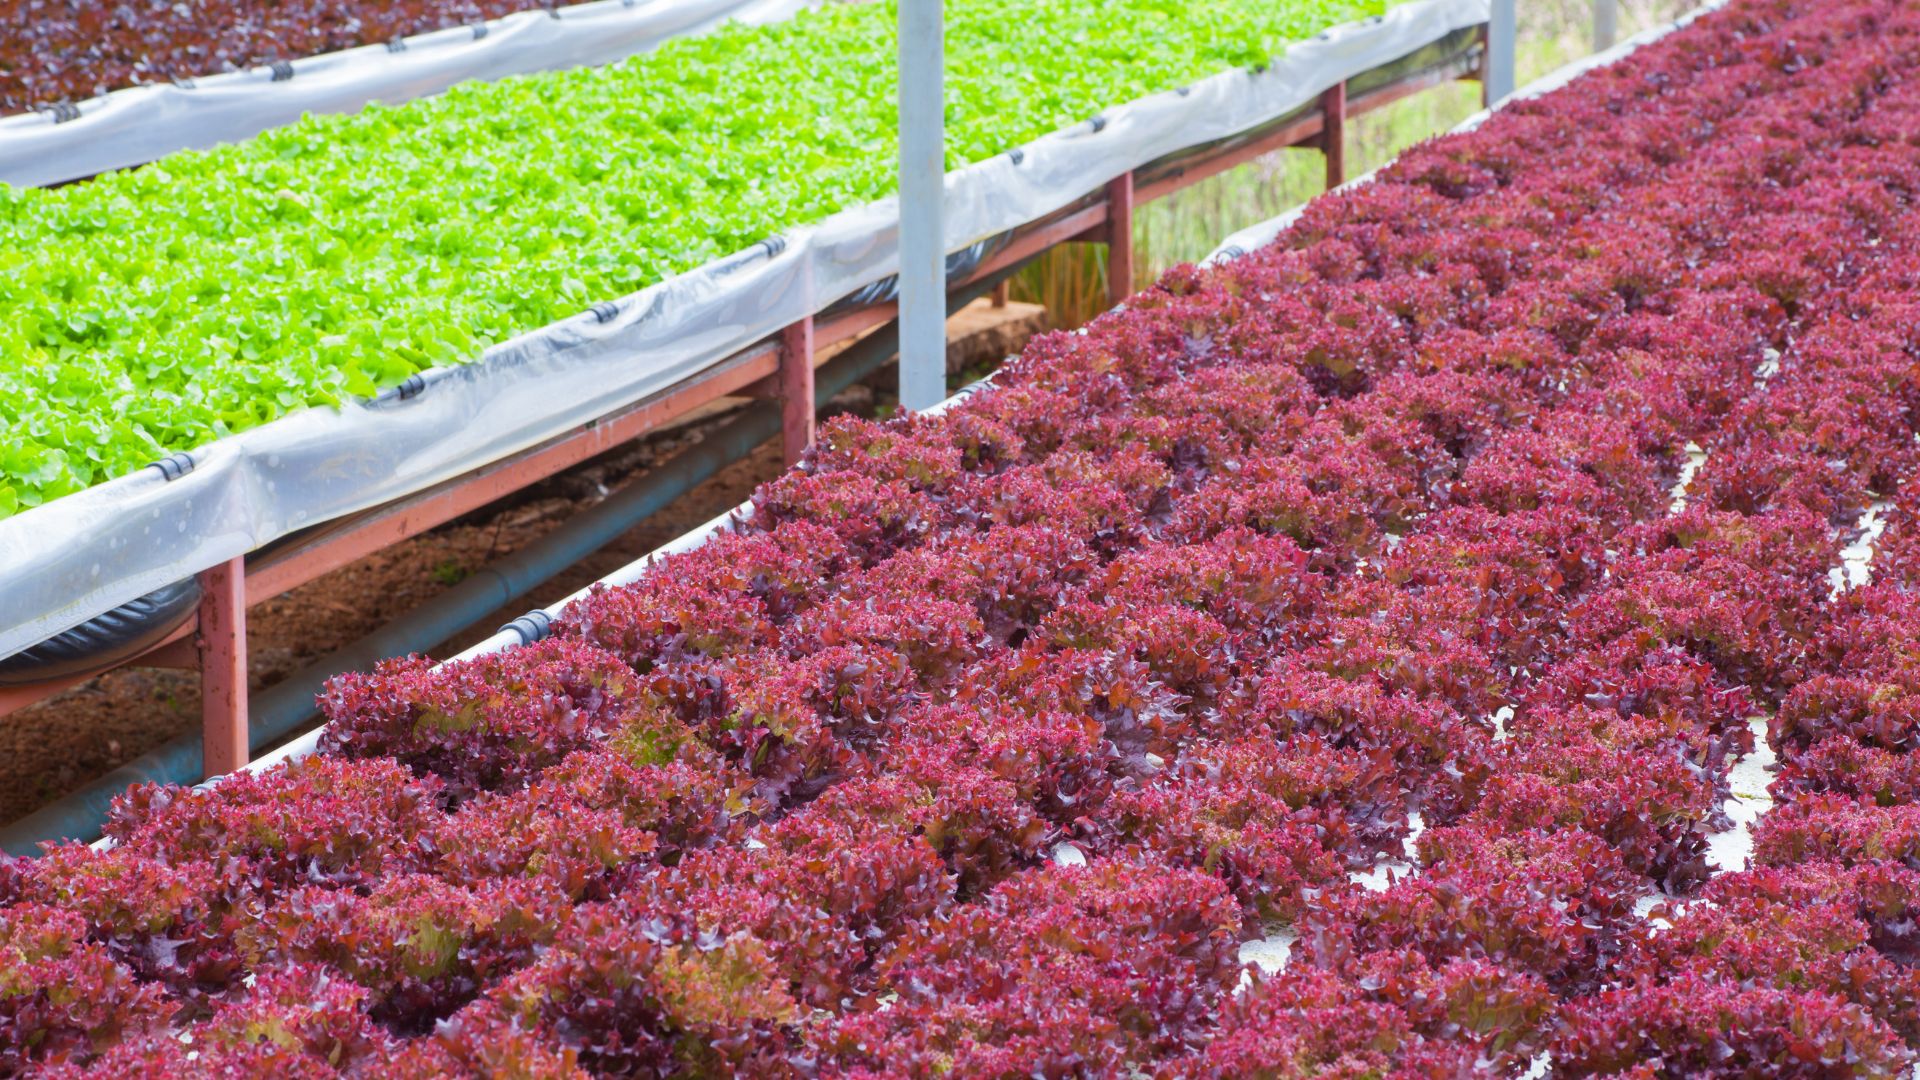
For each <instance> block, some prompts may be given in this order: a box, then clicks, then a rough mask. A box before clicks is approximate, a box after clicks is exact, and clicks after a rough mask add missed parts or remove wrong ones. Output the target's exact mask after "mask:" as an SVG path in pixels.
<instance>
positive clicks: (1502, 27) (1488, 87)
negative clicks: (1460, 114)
mask: <svg viewBox="0 0 1920 1080" xmlns="http://www.w3.org/2000/svg"><path fill="white" fill-rule="evenodd" d="M1515 23H1516V16H1515V13H1514V0H1493V12H1492V14H1491V15H1490V16H1489V18H1488V19H1487V59H1486V65H1487V67H1486V71H1487V77H1486V80H1485V81H1484V82H1482V83H1481V84H1480V86H1481V96H1482V97H1483V98H1484V100H1485V102H1486V104H1487V105H1488V106H1489V107H1491V106H1494V105H1498V104H1500V103H1501V102H1502V101H1505V100H1506V99H1507V95H1509V94H1511V93H1513V87H1514V40H1515V34H1516V32H1517V30H1516V24H1515Z"/></svg>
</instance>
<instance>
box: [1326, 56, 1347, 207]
mask: <svg viewBox="0 0 1920 1080" xmlns="http://www.w3.org/2000/svg"><path fill="white" fill-rule="evenodd" d="M1320 116H1321V124H1320V152H1321V154H1322V155H1324V156H1325V157H1326V159H1327V190H1328V191H1332V190H1333V189H1334V188H1337V187H1339V186H1340V185H1341V184H1344V183H1346V182H1347V84H1346V83H1345V82H1344V81H1343V82H1337V83H1334V84H1333V85H1332V86H1329V87H1327V89H1326V92H1325V93H1323V94H1321V95H1320Z"/></svg>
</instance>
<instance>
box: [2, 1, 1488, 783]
mask: <svg viewBox="0 0 1920 1080" xmlns="http://www.w3.org/2000/svg"><path fill="white" fill-rule="evenodd" d="M1485 42H1486V32H1485V30H1484V28H1483V29H1482V31H1481V40H1480V46H1479V48H1478V50H1477V51H1476V52H1474V53H1472V54H1470V60H1468V61H1466V62H1462V61H1454V62H1451V63H1444V64H1441V65H1438V66H1435V67H1431V68H1427V69H1425V70H1421V71H1417V72H1414V73H1412V74H1409V75H1406V76H1403V77H1401V78H1399V79H1396V80H1394V81H1392V82H1389V83H1387V84H1385V85H1383V86H1379V87H1377V88H1375V89H1372V90H1369V91H1367V92H1366V93H1364V94H1360V95H1356V96H1354V97H1352V98H1349V97H1348V95H1347V86H1346V84H1345V83H1341V84H1339V85H1336V86H1334V87H1332V88H1330V89H1328V90H1327V91H1326V92H1325V93H1323V94H1322V95H1321V97H1320V100H1319V102H1318V103H1317V105H1316V106H1315V107H1314V108H1313V109H1312V110H1311V111H1309V112H1307V113H1304V114H1302V115H1301V116H1299V117H1297V118H1295V119H1293V120H1292V121H1289V122H1288V123H1286V124H1283V125H1281V126H1279V127H1277V128H1275V129H1274V130H1272V131H1270V132H1266V133H1263V134H1262V135H1261V136H1259V137H1258V138H1256V139H1252V140H1249V141H1247V142H1245V143H1240V144H1236V145H1232V146H1230V147H1227V148H1223V149H1221V150H1220V151H1218V152H1216V153H1210V154H1206V155H1203V156H1201V157H1198V158H1195V159H1194V160H1192V161H1190V162H1186V163H1183V164H1182V165H1181V166H1180V167H1179V168H1178V169H1176V170H1174V171H1173V172H1171V173H1169V174H1168V175H1166V176H1162V177H1159V178H1157V179H1154V180H1152V181H1150V182H1148V183H1145V184H1136V183H1135V182H1134V176H1133V174H1132V173H1130V172H1129V173H1123V174H1122V175H1120V176H1118V177H1115V178H1114V179H1113V180H1111V181H1109V182H1108V183H1107V184H1106V186H1105V188H1104V190H1103V191H1101V192H1100V193H1099V194H1098V195H1097V196H1096V197H1095V198H1094V201H1093V202H1091V203H1090V204H1089V205H1086V206H1084V207H1081V208H1079V209H1076V210H1074V211H1072V212H1070V213H1067V214H1064V215H1062V216H1060V217H1058V218H1057V219H1055V220H1052V221H1049V222H1046V223H1043V224H1041V225H1039V226H1038V227H1036V228H1033V229H1031V230H1029V231H1027V232H1026V233H1023V234H1021V235H1019V236H1017V237H1015V238H1014V240H1013V241H1012V242H1010V243H1009V244H1008V245H1007V246H1006V247H1004V248H1002V249H1001V250H1000V251H998V252H996V253H995V254H994V255H993V256H992V257H991V258H989V259H987V260H985V261H984V262H983V263H982V264H981V265H980V266H979V267H978V268H977V269H975V270H974V272H973V273H972V274H971V275H969V276H968V278H967V279H966V280H965V281H957V282H951V283H950V287H951V288H956V289H957V288H962V287H965V286H966V285H967V284H970V283H971V282H974V281H978V280H979V279H981V278H984V277H988V276H990V275H992V274H995V273H997V272H999V271H1001V270H1004V269H1006V268H1008V267H1010V266H1014V265H1017V264H1019V263H1021V262H1024V261H1026V260H1027V259H1030V258H1032V257H1033V256H1035V255H1038V254H1040V253H1041V252H1044V251H1046V250H1048V249H1050V248H1053V247H1057V246H1059V245H1061V244H1065V243H1074V242H1090V243H1103V244H1106V245H1107V288H1108V299H1109V300H1110V301H1111V302H1112V303H1114V304H1118V303H1120V302H1122V301H1124V300H1125V299H1126V298H1127V297H1128V296H1130V295H1131V294H1132V292H1133V277H1134V252H1133V211H1134V207H1135V206H1137V205H1139V204H1142V203H1146V202H1151V201H1152V200H1154V199H1158V198H1162V197H1164V196H1166V195H1168V194H1171V193H1172V192H1175V191H1178V190H1181V189H1183V188H1187V187H1191V186H1192V185H1194V184H1196V183H1198V182H1200V181H1201V180H1204V179H1206V178H1208V177H1211V176H1215V175H1218V174H1219V173H1222V172H1225V171H1227V170H1228V169H1231V168H1234V167H1235V166H1238V165H1242V164H1245V163H1246V162H1248V161H1251V160H1253V159H1254V158H1257V157H1260V156H1262V155H1265V154H1268V153H1271V152H1273V151H1275V150H1281V149H1285V148H1288V147H1305V148H1312V149H1318V150H1321V151H1322V152H1323V153H1324V154H1325V156H1326V184H1327V187H1328V188H1333V187H1337V186H1339V185H1340V184H1341V183H1343V182H1344V181H1345V179H1346V154H1345V147H1344V140H1345V133H1346V127H1345V125H1346V120H1347V118H1348V117H1350V116H1357V115H1360V114H1363V113H1367V112H1371V111H1373V110H1375V109H1379V108H1383V107H1385V106H1386V105H1389V104H1392V103H1393V102H1395V101H1399V100H1400V99H1402V98H1405V97H1408V96H1410V95H1412V94H1415V93H1418V92H1420V91H1422V90H1427V89H1430V88H1433V87H1436V86H1440V85H1443V84H1445V83H1449V82H1452V81H1455V80H1460V79H1466V80H1473V81H1478V82H1480V83H1481V84H1482V86H1483V87H1484V85H1485V78H1484V76H1485V63H1486V45H1485ZM1483 94H1484V90H1483ZM896 315H897V304H894V303H891V302H890V303H884V304H876V305H872V306H870V307H866V308H862V309H860V310H858V311H853V312H849V313H847V314H843V315H837V316H833V317H831V318H826V319H822V320H819V321H818V322H816V320H815V319H814V318H812V317H809V318H806V319H802V320H801V321H800V322H798V323H795V324H793V325H792V326H789V327H787V328H786V329H785V330H783V331H781V333H780V334H779V335H778V336H777V338H776V339H774V340H773V341H770V342H767V343H764V344H762V345H759V346H756V347H755V348H752V349H749V350H747V351H746V352H743V353H740V354H739V355H737V356H734V357H732V358H730V359H728V360H726V361H723V362H722V363H720V364H717V365H715V366H714V367H712V368H709V369H708V370H706V371H703V372H701V373H699V374H698V375H695V376H693V377H692V378H690V379H688V380H686V381H685V382H683V383H681V384H679V385H677V386H674V387H672V388H670V389H668V390H665V391H662V392H660V393H658V394H655V395H652V396H650V397H648V398H645V399H642V400H641V401H639V402H636V403H635V404H633V405H630V406H627V407H626V408H624V409H621V410H619V411H616V412H614V413H611V414H609V415H607V416H605V417H602V418H600V419H598V420H595V421H592V422H590V423H588V424H585V425H582V426H581V427H579V428H576V429H575V430H573V431H571V432H568V433H566V434H564V435H561V436H559V437H557V438H554V439H551V440H549V441H547V442H545V443H542V444H540V445H538V446H535V447H532V448H530V449H528V450H525V451H522V452H521V453H519V454H515V455H513V456H511V457H508V458H505V459H502V460H500V461H496V462H492V463H490V464H487V465H484V466H482V467H480V468H478V469H475V470H473V471H472V472H470V473H467V474H466V475H464V476H461V477H458V478H456V479H453V480H450V481H448V482H446V483H443V484H440V485H438V486H436V487H432V488H429V489H427V490H425V491H422V492H419V493H417V494H415V495H411V496H408V497H407V498H404V499H400V500H397V501H395V502H393V503H389V504H387V505H385V506H382V507H377V508H375V509H372V510H368V511H365V512H363V513H360V514H355V515H350V516H348V517H346V518H342V519H340V520H339V521H336V522H333V523H330V524H327V525H322V526H319V527H317V528H316V529H315V530H313V531H312V532H310V533H308V534H307V535H305V536H304V537H302V538H300V539H299V540H298V541H297V542H296V543H293V544H290V545H281V546H275V547H272V548H269V549H265V550H263V551H260V552H255V553H254V554H253V555H252V556H249V557H246V558H236V559H233V560H231V561H229V562H225V563H222V564H220V565H219V566H215V567H211V568H209V569H206V570H203V571H201V573H200V575H199V577H200V586H201V600H200V607H199V611H198V612H197V613H196V614H195V615H194V616H193V617H190V618H189V619H187V620H186V621H185V622H184V623H183V624H182V625H181V626H180V627H178V628H177V629H176V630H174V632H173V633H172V634H170V635H169V636H168V637H167V638H166V639H165V640H163V641H162V642H161V643H160V644H158V645H156V646H154V647H153V648H151V649H149V650H147V651H146V652H144V653H142V654H140V655H139V656H135V657H133V658H131V659H129V660H127V661H125V662H123V663H122V664H121V665H118V666H122V667H126V666H143V667H177V668H185V669H189V670H192V669H198V670H199V671H200V673H201V688H200V697H201V733H202V734H201V738H202V748H203V752H204V756H203V759H202V760H203V761H204V762H205V766H204V768H205V770H206V773H207V775H209V776H218V775H221V774H223V773H229V772H232V771H234V770H235V769H237V768H239V767H240V766H241V765H244V764H246V761H247V756H248V732H247V641H246V622H247V609H248V608H249V607H251V606H252V605H255V604H258V603H261V602H263V601H265V600H269V599H271V598H273V597H276V596H279V595H281V594H282V593H285V592H287V591H289V590H291V589H294V588H296V587H298V586H300V585H304V584H306V583H307V582H310V581H313V580H314V579H316V578H318V577H320V576H321V575H323V574H326V573H328V572H330V571H332V570H336V569H338V568H340V567H342V566H345V565H347V564H349V563H352V562H354V561H356V560H358V559H361V558H363V557H365V556H367V555H370V554H373V553H374V552H376V551H379V550H381V549H383V548H387V547H390V546H392V545H394V544H397V543H400V542H401V541H403V540H406V539H408V538H410V537H413V536H417V535H419V534H421V533H423V532H426V531H427V530H429V529H432V528H435V527H437V526H439V525H442V524H444V523H446V522H448V521H451V520H453V519H454V518H457V517H459V516H461V515H463V514H466V513H468V512H470V511H473V510H477V509H479V508H480V507H483V506H485V505H487V504H488V503H491V502H493V501H495V500H496V499H499V498H501V497H503V496H506V495H510V494H512V493H514V492H516V491H519V490H522V489H524V488H526V487H528V486H530V485H532V484H534V483H536V482H538V481H540V480H544V479H546V478H547V477H550V476H553V475H554V474H556V473H559V472H561V471H562V470H564V469H567V468H570V467H572V466H574V465H577V464H579V463H581V462H583V461H586V460H587V459H589V458H591V457H594V456H596V455H598V454H601V453H603V452H605V451H607V450H610V449H612V448H614V447H616V446H619V445H621V444H623V443H626V442H628V441H630V440H632V439H635V438H638V437H640V436H642V435H645V434H647V433H648V432H651V431H655V430H658V429H659V428H661V427H663V426H665V425H666V424H667V423H668V422H669V421H672V420H674V419H677V418H679V417H682V416H685V415H687V414H689V413H691V412H693V411H694V410H696V409H698V408H700V407H701V406H704V405H707V404H709V403H711V402H713V401H716V400H718V399H720V398H723V397H754V398H772V399H778V400H779V401H780V402H781V403H782V412H781V419H782V427H781V445H782V449H783V451H784V453H785V457H786V460H787V462H788V463H789V464H791V463H793V462H794V461H797V460H798V459H799V457H800V454H801V453H802V452H803V451H805V449H806V448H807V446H808V445H810V444H811V443H812V441H813V434H814V410H813V381H814V366H815V364H816V363H817V362H818V353H819V351H820V350H821V349H824V348H826V347H828V346H832V345H835V344H838V343H841V342H844V341H848V340H850V339H852V338H855V337H857V336H859V335H861V334H863V333H866V332H867V331H869V330H872V329H874V328H875V327H878V326H881V325H884V324H885V323H887V322H890V321H892V320H893V319H894V318H895V316H896ZM99 674H101V673H100V672H94V673H92V674H89V675H83V676H73V677H68V678H60V679H52V680H48V681H45V682H39V683H32V684H28V685H24V686H14V687H0V716H5V715H6V714H8V713H11V712H16V711H18V710H20V709H23V708H26V707H28V706H30V705H33V704H35V703H37V702H40V701H43V700H45V699H47V698H49V697H52V696H53V695H55V694H58V693H60V692H62V691H64V690H67V689H70V688H72V687H74V686H76V685H78V684H80V683H82V682H84V681H86V680H87V679H90V678H93V677H95V676H97V675H99Z"/></svg>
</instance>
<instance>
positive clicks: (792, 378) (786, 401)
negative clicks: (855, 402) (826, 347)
mask: <svg viewBox="0 0 1920 1080" xmlns="http://www.w3.org/2000/svg"><path fill="white" fill-rule="evenodd" d="M813 417H814V412H813V316H811V315H809V316H807V317H806V318H804V319H801V320H800V321H799V322H797V323H794V324H793V325H792V326H789V327H787V328H786V329H785V330H782V331H780V448H781V450H782V451H783V452H784V455H785V457H786V461H787V465H788V467H792V466H793V465H795V464H797V463H798V462H799V461H800V455H801V454H804V453H806V451H807V447H809V446H812V445H813V423H814V420H813Z"/></svg>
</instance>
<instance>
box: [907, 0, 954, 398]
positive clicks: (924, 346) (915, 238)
mask: <svg viewBox="0 0 1920 1080" xmlns="http://www.w3.org/2000/svg"><path fill="white" fill-rule="evenodd" d="M940 4H941V0H900V404H901V405H902V406H904V407H906V408H909V409H924V408H926V407H927V406H929V405H932V404H933V403H935V402H937V401H939V400H940V399H941V398H944V397H946V396H947V253H946V243H945V239H946V237H945V229H944V227H943V220H942V218H943V215H942V212H941V211H942V210H943V207H942V205H941V202H942V199H943V197H944V194H945V180H946V105H945V89H944V83H945V69H946V55H945V54H946V47H945V46H946V43H945V41H944V40H943V28H942V18H941V14H942V13H941V10H940Z"/></svg>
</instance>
